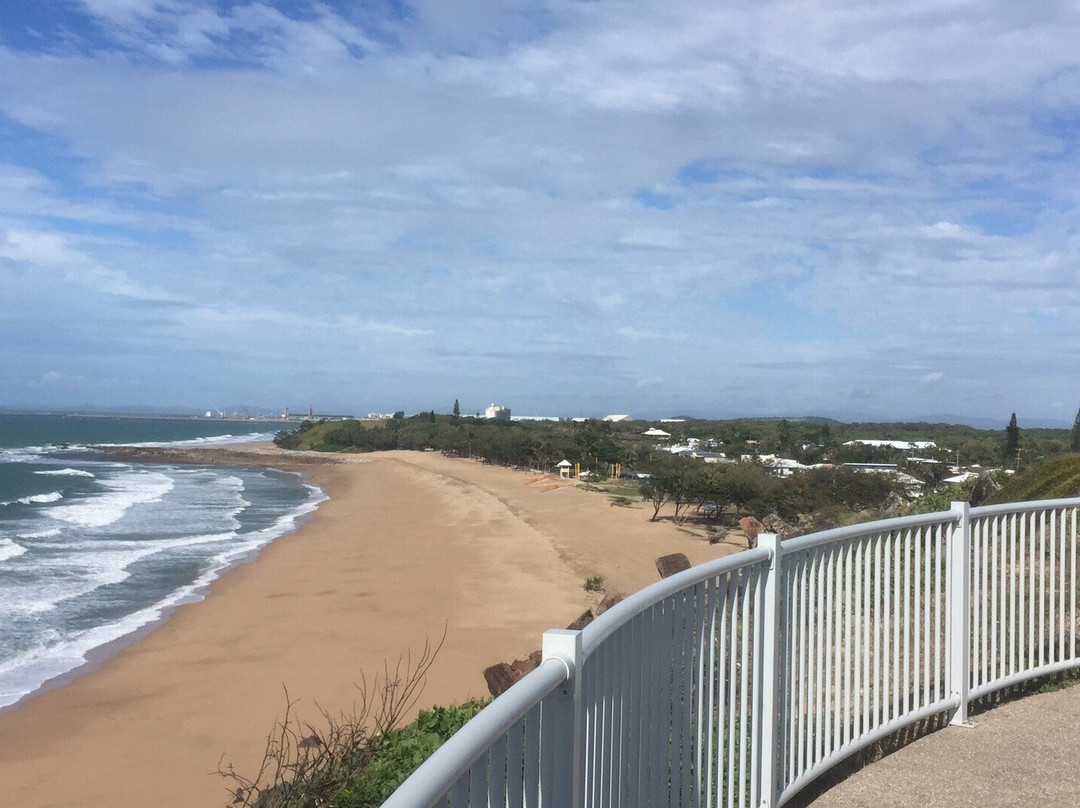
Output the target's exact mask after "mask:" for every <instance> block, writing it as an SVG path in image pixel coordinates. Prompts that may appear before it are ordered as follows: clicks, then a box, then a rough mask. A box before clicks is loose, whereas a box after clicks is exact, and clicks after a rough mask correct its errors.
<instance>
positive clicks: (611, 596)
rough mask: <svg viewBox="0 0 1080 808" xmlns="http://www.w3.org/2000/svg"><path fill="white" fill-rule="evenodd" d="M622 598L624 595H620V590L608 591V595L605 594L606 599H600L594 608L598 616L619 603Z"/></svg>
mask: <svg viewBox="0 0 1080 808" xmlns="http://www.w3.org/2000/svg"><path fill="white" fill-rule="evenodd" d="M622 599H623V596H622V595H620V594H619V593H618V592H608V593H607V594H606V595H604V599H603V600H602V601H600V603H599V604H597V606H596V609H595V610H594V611H595V612H596V616H597V617H599V616H600V615H602V614H603V613H604V612H606V611H607V610H608V609H610V608H611V607H612V606H614V605H615V604H616V603H619V602H620V601H621V600H622Z"/></svg>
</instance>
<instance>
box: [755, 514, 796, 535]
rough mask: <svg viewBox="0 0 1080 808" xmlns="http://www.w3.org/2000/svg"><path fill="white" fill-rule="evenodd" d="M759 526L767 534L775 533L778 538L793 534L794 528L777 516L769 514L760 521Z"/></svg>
mask: <svg viewBox="0 0 1080 808" xmlns="http://www.w3.org/2000/svg"><path fill="white" fill-rule="evenodd" d="M761 526H762V527H763V528H765V530H767V531H768V532H769V533H775V534H776V535H778V536H779V537H780V538H783V537H784V536H789V535H791V534H792V533H794V532H795V528H793V527H792V526H791V525H789V524H788V523H787V522H785V521H784V520H783V519H781V518H780V517H779V516H777V515H776V514H775V513H770V514H769V515H768V516H766V517H765V518H764V519H763V520H761Z"/></svg>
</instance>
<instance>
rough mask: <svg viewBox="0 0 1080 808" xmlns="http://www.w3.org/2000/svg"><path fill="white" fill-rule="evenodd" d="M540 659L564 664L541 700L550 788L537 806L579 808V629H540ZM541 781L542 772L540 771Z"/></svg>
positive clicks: (581, 765) (581, 755) (581, 717)
mask: <svg viewBox="0 0 1080 808" xmlns="http://www.w3.org/2000/svg"><path fill="white" fill-rule="evenodd" d="M541 650H542V655H543V659H544V660H548V659H552V658H555V659H558V660H560V661H561V662H562V663H563V664H564V665H566V670H567V679H566V681H565V682H563V684H562V685H560V686H559V687H558V688H557V689H556V690H555V692H554V693H552V696H551V698H550V699H549V700H548V701H545V702H544V714H543V716H542V721H543V730H542V733H543V737H542V738H541V743H542V744H543V746H544V751H545V752H546V753H548V754H550V755H551V769H550V771H551V784H550V790H549V791H547V792H542V793H541V795H540V806H541V808H579V806H580V805H581V801H582V796H583V794H584V789H583V788H582V773H583V768H584V764H585V760H584V753H583V748H582V735H583V725H584V712H583V710H582V704H581V662H582V654H581V632H580V631H569V630H567V629H549V630H548V631H545V632H544V643H543V647H542V649H541ZM541 782H543V774H541Z"/></svg>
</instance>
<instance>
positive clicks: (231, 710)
mask: <svg viewBox="0 0 1080 808" xmlns="http://www.w3.org/2000/svg"><path fill="white" fill-rule="evenodd" d="M183 455H184V456H183V457H181V456H177V455H176V454H175V453H173V454H170V455H169V456H168V460H169V462H177V461H182V460H184V459H187V460H189V461H190V462H219V463H236V464H242V465H268V466H273V467H276V468H284V469H293V470H297V471H301V472H303V473H304V474H306V475H307V476H308V477H309V478H310V479H311V480H312V481H313V482H314V483H316V484H318V485H319V486H321V487H322V488H323V490H324V491H325V492H326V493H327V494H328V495H329V497H330V500H329V501H327V502H324V503H323V504H322V505H321V506H320V507H319V509H318V510H317V511H316V513H315V514H314V515H313V517H312V518H311V519H310V520H309V521H308V522H307V523H305V524H304V525H302V526H301V527H300V529H299V530H297V531H296V532H294V533H292V534H289V535H287V536H284V537H282V538H280V539H278V540H277V541H275V542H274V543H273V544H271V545H270V546H269V547H267V548H265V549H264V550H263V551H262V553H261V554H260V555H259V557H258V558H257V559H256V560H255V561H253V562H251V563H247V564H243V565H240V566H238V567H236V568H234V569H232V570H231V571H229V572H228V573H227V574H225V575H224V576H223V577H222V578H220V579H219V580H217V581H215V582H214V584H213V585H212V586H211V588H210V591H209V593H208V594H207V597H206V598H205V599H204V600H202V601H200V602H198V603H192V604H188V605H185V606H182V607H180V608H179V609H177V610H176V612H175V613H174V614H173V615H172V616H171V617H170V618H169V619H168V620H167V621H166V622H164V623H163V624H161V625H160V626H159V627H157V628H156V629H155V630H154V631H152V632H149V633H147V634H146V635H145V636H142V637H141V638H139V639H138V640H137V641H136V642H133V643H130V644H128V645H127V646H126V647H123V648H122V649H121V650H120V651H119V653H117V654H116V655H115V656H113V657H111V658H110V659H108V660H107V661H105V662H104V664H102V665H101V667H100V669H99V670H96V671H92V672H89V673H85V675H81V676H79V677H78V678H76V679H75V680H74V681H70V682H68V683H67V684H65V685H64V686H62V687H59V688H55V689H52V690H48V691H47V692H43V693H41V694H40V695H37V696H35V697H33V698H31V699H29V700H27V701H25V702H23V703H21V704H20V705H18V706H17V707H16V709H15V710H13V711H11V712H9V713H6V714H3V715H0V783H2V787H0V806H8V805H10V806H20V808H46V807H51V806H64V807H65V808H67V807H68V806H75V805H79V806H88V808H93V807H95V806H102V808H104V807H105V806H108V808H117V807H118V806H119V807H121V808H123V807H125V806H144V805H155V806H165V807H166V808H168V807H169V806H176V807H177V808H193V807H195V806H224V805H227V804H228V803H229V802H230V800H231V797H230V793H229V792H230V789H231V788H232V784H230V783H229V782H228V781H226V780H224V779H222V778H221V777H220V776H218V775H216V774H214V772H215V771H216V769H217V768H218V766H219V763H221V762H223V761H224V762H231V763H232V764H234V765H235V766H236V768H237V769H238V770H239V771H241V772H247V773H253V772H254V771H255V770H256V769H257V767H258V763H259V761H260V760H261V758H262V752H263V750H264V748H265V741H266V736H267V734H268V732H269V731H270V730H271V729H272V728H273V726H274V724H275V722H276V720H278V719H280V718H281V717H282V716H283V714H284V710H285V703H286V697H285V689H286V688H287V690H288V694H289V698H290V699H291V700H293V701H295V702H297V704H296V706H295V708H294V711H295V712H296V714H298V715H299V716H300V717H301V718H311V719H315V718H316V717H317V715H318V708H319V707H321V708H323V709H326V710H328V711H330V712H331V713H337V712H339V711H342V710H346V711H347V710H349V709H350V708H351V707H352V705H354V704H355V703H356V701H357V689H356V684H357V683H358V682H360V681H361V676H362V673H363V674H365V675H366V677H367V678H368V679H369V680H370V679H371V678H372V676H373V675H374V674H375V673H378V672H381V671H382V669H383V665H384V663H385V662H386V661H389V662H390V663H394V662H395V661H396V660H397V659H398V658H399V657H400V656H401V655H402V654H405V653H408V652H410V651H411V652H412V653H413V654H414V655H415V654H416V653H418V652H419V651H420V650H421V649H422V648H423V646H424V644H425V642H426V641H428V640H434V641H437V640H438V639H439V638H440V637H441V636H442V635H443V632H444V630H445V634H446V638H445V642H444V645H443V647H442V650H441V652H440V653H439V655H438V657H437V659H436V660H435V663H434V665H433V667H432V668H431V670H430V673H429V677H428V683H427V686H426V688H425V690H424V692H423V695H422V697H421V699H420V704H419V706H425V705H431V704H448V703H452V702H460V701H463V700H465V699H468V698H470V697H481V696H485V695H487V690H486V686H485V683H484V678H483V674H482V672H483V669H484V668H485V667H487V666H488V665H490V664H493V663H495V662H500V661H510V660H512V659H514V658H519V657H523V656H525V655H526V654H528V653H529V652H530V651H532V650H534V649H536V648H538V647H539V645H540V637H541V634H542V633H543V631H544V630H545V629H547V628H551V627H561V626H565V625H566V624H567V623H569V622H570V621H571V620H573V619H574V618H575V617H577V616H578V615H579V614H580V613H581V612H582V611H583V610H584V609H585V608H586V607H587V606H588V605H589V604H590V603H591V602H594V600H595V596H592V595H589V594H588V593H586V592H585V591H584V589H583V587H582V584H583V582H584V580H585V578H587V577H590V576H595V575H602V576H604V579H605V582H606V584H607V586H608V587H609V588H610V589H617V590H619V591H621V592H623V593H629V592H632V591H636V590H637V589H640V588H641V587H643V586H646V585H648V584H649V583H652V582H653V581H655V580H656V579H657V574H656V570H655V566H654V560H655V559H656V558H657V557H658V556H660V555H665V554H667V553H672V552H683V553H686V554H687V555H688V556H689V557H690V560H691V561H692V562H693V563H700V562H702V561H705V560H708V559H710V558H714V557H716V556H718V555H722V554H725V553H728V552H733V551H735V550H737V549H740V548H739V547H738V546H733V545H731V544H722V545H709V544H708V543H707V542H706V541H704V540H703V539H702V538H701V536H700V535H694V534H693V533H692V532H691V531H687V530H684V529H681V528H679V527H677V526H675V525H673V524H671V523H670V522H658V523H651V522H649V521H648V515H649V512H648V511H646V510H645V509H644V508H642V507H640V506H636V507H628V508H626V507H611V506H610V505H609V500H608V498H607V497H605V496H602V495H600V494H597V493H590V492H586V491H583V490H580V489H578V488H577V487H574V486H566V485H564V486H558V487H554V486H548V485H543V484H540V485H538V484H537V483H536V481H535V478H533V477H531V476H529V475H526V474H524V473H523V472H516V471H512V470H508V469H505V468H501V467H496V466H489V465H485V464H482V463H478V462H475V461H470V460H462V459H450V458H445V457H442V456H441V455H439V454H435V453H430V452H428V453H424V452H387V453H378V454H371V455H353V456H348V457H338V456H335V457H334V458H333V459H332V462H327V461H328V460H331V459H329V458H326V457H325V456H319V457H314V458H312V457H310V456H307V455H297V454H295V453H283V452H281V451H279V450H277V449H275V448H273V447H270V446H262V447H253V448H248V449H244V450H242V451H231V450H220V449H219V450H192V451H188V452H185V453H183ZM133 459H142V460H145V461H152V460H154V459H164V458H161V456H160V455H154V454H149V455H144V456H142V457H141V458H133Z"/></svg>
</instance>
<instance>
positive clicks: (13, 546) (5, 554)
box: [0, 539, 26, 561]
mask: <svg viewBox="0 0 1080 808" xmlns="http://www.w3.org/2000/svg"><path fill="white" fill-rule="evenodd" d="M25 552H26V548H25V547H23V546H22V545H21V544H19V543H18V542H15V541H12V540H11V539H0V561H7V560H8V559H9V558H15V557H16V556H21V555H22V554H23V553H25Z"/></svg>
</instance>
